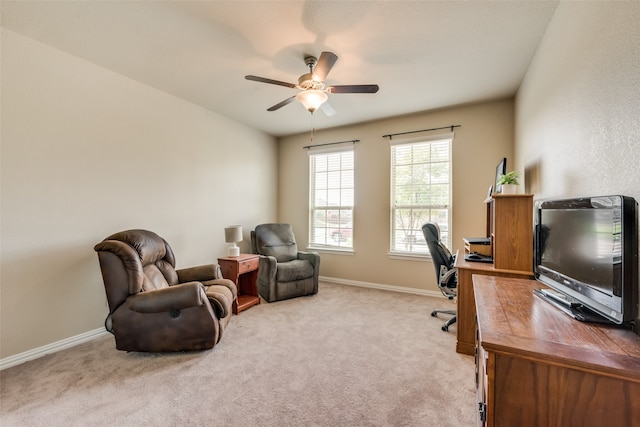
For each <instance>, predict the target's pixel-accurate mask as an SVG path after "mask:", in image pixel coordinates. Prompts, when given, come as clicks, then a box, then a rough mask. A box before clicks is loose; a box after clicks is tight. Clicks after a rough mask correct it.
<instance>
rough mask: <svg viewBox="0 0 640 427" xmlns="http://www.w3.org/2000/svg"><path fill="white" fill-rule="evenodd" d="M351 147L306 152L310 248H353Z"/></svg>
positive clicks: (352, 157) (352, 158) (352, 168)
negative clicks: (309, 175) (307, 156)
mask: <svg viewBox="0 0 640 427" xmlns="http://www.w3.org/2000/svg"><path fill="white" fill-rule="evenodd" d="M353 160H354V155H353V145H350V146H348V147H346V148H342V149H340V148H338V149H336V148H335V147H333V148H331V150H330V151H326V150H322V151H321V150H310V151H309V166H310V167H309V170H310V172H311V177H310V179H309V186H310V188H309V194H310V199H311V200H310V214H309V223H310V224H309V230H310V237H309V242H310V246H312V247H314V248H318V249H340V250H351V249H353V200H354V179H353V170H354V167H353V166H354V165H353Z"/></svg>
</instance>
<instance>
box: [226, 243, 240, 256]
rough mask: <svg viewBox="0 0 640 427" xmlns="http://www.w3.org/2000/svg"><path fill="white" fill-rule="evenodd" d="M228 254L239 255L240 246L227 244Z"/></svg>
mask: <svg viewBox="0 0 640 427" xmlns="http://www.w3.org/2000/svg"><path fill="white" fill-rule="evenodd" d="M228 255H229V256H234V257H236V256H240V247H239V246H236V245H233V246H229V252H228Z"/></svg>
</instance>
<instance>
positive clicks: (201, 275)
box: [176, 264, 222, 283]
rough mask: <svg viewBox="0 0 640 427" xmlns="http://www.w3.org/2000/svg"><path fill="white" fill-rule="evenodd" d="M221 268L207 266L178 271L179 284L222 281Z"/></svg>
mask: <svg viewBox="0 0 640 427" xmlns="http://www.w3.org/2000/svg"><path fill="white" fill-rule="evenodd" d="M219 268H220V267H219V266H218V264H205V265H198V266H195V267H188V268H182V269H180V270H176V273H178V283H186V282H204V281H206V280H214V279H222V274H221V273H220V275H218V274H219V271H218V270H219Z"/></svg>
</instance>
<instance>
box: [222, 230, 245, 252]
mask: <svg viewBox="0 0 640 427" xmlns="http://www.w3.org/2000/svg"><path fill="white" fill-rule="evenodd" d="M224 240H225V242H227V243H231V246H229V256H239V255H240V248H239V247H238V246H237V245H236V243H237V242H242V226H241V225H230V226H229V227H225V228H224Z"/></svg>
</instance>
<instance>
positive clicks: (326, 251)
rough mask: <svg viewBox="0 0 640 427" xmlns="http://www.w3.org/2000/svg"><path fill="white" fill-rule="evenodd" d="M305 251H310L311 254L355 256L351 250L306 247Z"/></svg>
mask: <svg viewBox="0 0 640 427" xmlns="http://www.w3.org/2000/svg"><path fill="white" fill-rule="evenodd" d="M306 250H307V251H312V252H320V253H323V254H334V255H355V254H356V253H355V251H354V250H353V249H337V248H318V247H308V248H307V249H306Z"/></svg>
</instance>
